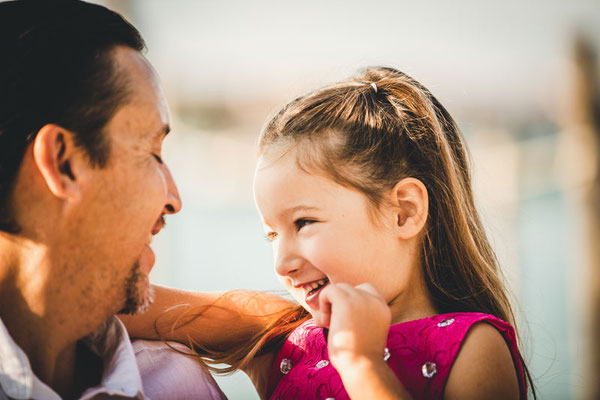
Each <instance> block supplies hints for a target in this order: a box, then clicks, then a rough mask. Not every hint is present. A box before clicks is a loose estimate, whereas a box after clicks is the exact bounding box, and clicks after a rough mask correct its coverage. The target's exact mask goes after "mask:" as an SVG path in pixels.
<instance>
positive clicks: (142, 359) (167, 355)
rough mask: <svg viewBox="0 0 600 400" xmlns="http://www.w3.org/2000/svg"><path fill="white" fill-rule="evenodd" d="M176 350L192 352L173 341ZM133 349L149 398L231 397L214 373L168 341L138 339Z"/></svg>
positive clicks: (212, 399)
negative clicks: (227, 394)
mask: <svg viewBox="0 0 600 400" xmlns="http://www.w3.org/2000/svg"><path fill="white" fill-rule="evenodd" d="M169 345H170V346H172V347H173V348H175V349H177V350H180V351H182V352H184V353H190V349H189V348H187V347H186V346H184V345H182V344H180V343H175V342H169ZM133 350H134V352H135V357H136V360H137V363H138V367H139V370H140V375H141V377H142V384H143V386H144V393H145V395H146V396H147V397H148V398H149V399H156V400H158V399H181V400H184V399H202V400H204V399H205V400H222V399H226V398H227V397H226V396H225V394H224V393H223V392H222V391H221V389H220V388H219V385H218V384H217V382H215V380H214V378H213V377H212V376H211V374H210V373H209V372H208V371H206V370H205V369H204V368H202V366H201V365H200V364H199V363H198V361H197V360H195V359H194V357H192V356H186V355H184V354H181V353H178V352H176V351H175V350H173V349H172V348H170V347H169V346H167V345H166V344H165V343H164V342H161V341H149V340H136V341H134V342H133Z"/></svg>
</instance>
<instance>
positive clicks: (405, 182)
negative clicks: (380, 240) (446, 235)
mask: <svg viewBox="0 0 600 400" xmlns="http://www.w3.org/2000/svg"><path fill="white" fill-rule="evenodd" d="M391 196H392V199H391V200H392V202H393V204H394V206H395V207H394V208H395V210H396V211H395V214H396V215H395V216H396V218H397V222H396V223H397V225H398V227H397V231H398V233H399V236H400V237H401V238H402V239H410V238H413V237H415V236H417V235H418V234H419V233H420V232H421V230H423V227H424V226H425V223H426V222H427V215H428V213H429V196H428V194H427V188H426V187H425V185H424V184H423V182H421V181H420V180H418V179H416V178H404V179H402V180H401V181H399V182H398V183H397V184H396V185H395V186H394V188H393V189H392V192H391Z"/></svg>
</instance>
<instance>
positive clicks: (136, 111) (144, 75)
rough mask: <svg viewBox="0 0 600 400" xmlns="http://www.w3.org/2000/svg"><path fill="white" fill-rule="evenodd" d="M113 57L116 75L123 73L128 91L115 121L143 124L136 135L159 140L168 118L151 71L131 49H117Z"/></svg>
mask: <svg viewBox="0 0 600 400" xmlns="http://www.w3.org/2000/svg"><path fill="white" fill-rule="evenodd" d="M113 54H114V59H115V63H116V69H117V73H120V74H123V76H122V77H121V78H122V79H125V80H126V85H127V91H128V99H127V101H126V102H125V104H124V105H123V106H122V107H121V109H120V110H118V111H117V113H116V114H115V119H117V120H118V119H121V120H127V121H123V122H126V123H128V124H136V125H144V126H145V129H144V132H139V133H144V136H146V135H147V136H149V137H150V138H163V137H164V136H165V135H167V134H168V133H169V131H170V123H171V115H170V112H169V107H168V105H167V102H166V99H165V96H164V94H163V92H162V89H161V87H160V85H159V83H158V77H157V75H156V73H155V71H154V69H153V68H152V66H151V65H150V63H149V62H148V61H147V60H146V59H145V58H144V56H142V55H141V54H140V53H138V52H137V51H135V50H133V49H130V48H127V47H122V46H118V47H117V48H115V50H114V52H113ZM119 114H120V115H119Z"/></svg>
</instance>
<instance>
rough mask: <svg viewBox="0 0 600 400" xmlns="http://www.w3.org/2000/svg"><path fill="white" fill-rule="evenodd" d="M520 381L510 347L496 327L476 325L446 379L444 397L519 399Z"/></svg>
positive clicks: (468, 335) (484, 324) (468, 334)
mask: <svg viewBox="0 0 600 400" xmlns="http://www.w3.org/2000/svg"><path fill="white" fill-rule="evenodd" d="M518 398H519V380H518V378H517V373H516V370H515V365H514V362H513V360H512V356H511V354H510V350H509V349H508V346H507V344H506V342H505V341H504V338H503V337H502V335H501V334H500V332H498V330H497V329H496V328H494V327H493V326H492V325H490V324H487V323H485V322H480V323H478V324H476V325H474V326H473V327H472V328H471V329H470V330H469V332H468V333H467V336H466V338H465V340H464V342H463V344H462V347H461V349H460V352H459V353H458V356H457V358H456V360H454V364H453V365H452V369H451V370H450V375H449V376H448V380H447V381H446V389H445V390H444V399H466V400H469V399H492V400H493V399H499V400H500V399H518Z"/></svg>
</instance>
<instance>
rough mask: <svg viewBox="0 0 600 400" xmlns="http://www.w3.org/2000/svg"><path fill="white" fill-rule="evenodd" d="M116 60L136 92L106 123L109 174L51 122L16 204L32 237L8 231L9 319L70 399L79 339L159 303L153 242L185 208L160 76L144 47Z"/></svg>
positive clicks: (41, 370) (1, 245) (1, 305)
mask: <svg viewBox="0 0 600 400" xmlns="http://www.w3.org/2000/svg"><path fill="white" fill-rule="evenodd" d="M112 56H113V58H114V60H115V63H116V65H117V73H119V74H125V75H126V81H127V82H128V83H129V85H130V91H131V94H130V97H129V101H128V102H127V104H126V105H124V106H121V107H120V108H119V109H118V111H117V112H116V114H115V115H114V116H113V118H112V119H111V120H110V121H109V122H108V124H107V126H106V127H105V132H104V133H105V135H107V137H108V138H109V142H110V149H111V151H110V156H109V159H108V163H107V165H106V167H105V168H94V167H92V166H91V165H90V163H89V159H88V156H87V154H86V153H85V151H84V150H83V149H81V148H80V147H78V146H76V145H75V142H74V137H73V134H72V132H70V131H68V130H66V129H65V128H63V127H60V126H57V125H53V124H49V125H46V126H44V127H43V128H42V129H41V130H40V131H39V132H38V133H37V135H36V138H35V140H34V142H33V143H32V144H31V145H30V146H29V147H28V149H27V151H26V154H25V156H24V159H23V162H22V165H21V168H20V170H19V174H18V177H17V181H16V185H15V189H14V195H13V198H12V199H11V202H12V204H13V209H14V214H15V218H16V220H17V221H18V223H19V225H20V226H22V228H23V230H22V232H21V233H20V234H19V235H8V234H6V233H0V315H1V316H2V320H3V321H4V323H5V325H6V326H8V327H9V332H10V334H11V336H12V337H13V338H14V339H15V341H16V342H17V344H18V345H19V346H20V347H21V348H22V349H23V350H24V351H25V353H26V354H27V356H28V357H29V359H30V361H31V365H32V366H33V370H34V372H35V374H36V375H37V376H38V377H39V378H40V379H41V380H42V381H44V382H46V383H47V384H48V385H50V386H51V387H52V388H53V389H54V390H56V391H57V392H58V393H59V394H60V395H61V396H63V397H72V396H74V395H76V393H75V392H74V388H75V387H76V384H75V382H76V380H77V377H76V374H75V365H76V362H77V360H76V352H75V348H76V341H77V340H78V339H80V338H82V337H83V336H85V335H86V334H89V333H90V332H91V331H93V330H94V329H96V328H97V327H98V326H99V325H100V324H101V323H102V322H104V321H106V320H107V319H108V318H109V317H110V316H112V315H114V314H115V313H117V312H119V311H120V310H122V309H124V308H125V307H126V306H127V305H130V306H131V305H133V308H134V309H133V310H131V309H130V310H129V311H135V309H136V308H137V307H142V308H143V307H144V306H145V305H146V303H147V302H148V300H149V299H150V292H149V289H150V285H149V282H148V273H149V272H150V270H151V269H152V266H153V264H154V254H153V252H152V250H151V249H150V246H149V244H150V241H151V238H152V236H153V235H154V234H156V233H158V231H160V229H161V228H162V226H163V222H162V218H161V217H162V216H163V215H164V214H172V213H176V212H178V211H179V210H180V208H181V201H180V199H179V194H178V193H177V189H176V186H175V183H174V181H173V179H172V177H171V175H170V172H169V170H168V168H167V166H166V165H165V164H164V163H163V161H162V160H161V158H160V157H161V146H162V141H163V139H164V137H165V135H166V134H167V132H168V129H169V128H168V126H169V122H170V121H169V119H170V116H169V110H168V108H167V105H166V102H165V100H164V96H163V94H162V92H161V91H160V89H159V86H158V83H157V78H156V75H155V73H154V71H153V70H152V68H151V67H150V65H149V64H148V62H147V61H146V60H145V59H144V58H143V57H142V56H141V55H140V54H139V53H137V52H135V51H134V50H131V49H129V48H125V47H117V48H116V49H114V51H113V53H112ZM49 61H50V62H51V60H49ZM51 97H52V94H51V93H49V94H48V98H51ZM138 266H139V267H138ZM136 269H139V271H138V272H137V273H132V271H135V270H136ZM127 287H129V289H130V290H129V296H128V290H127Z"/></svg>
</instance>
